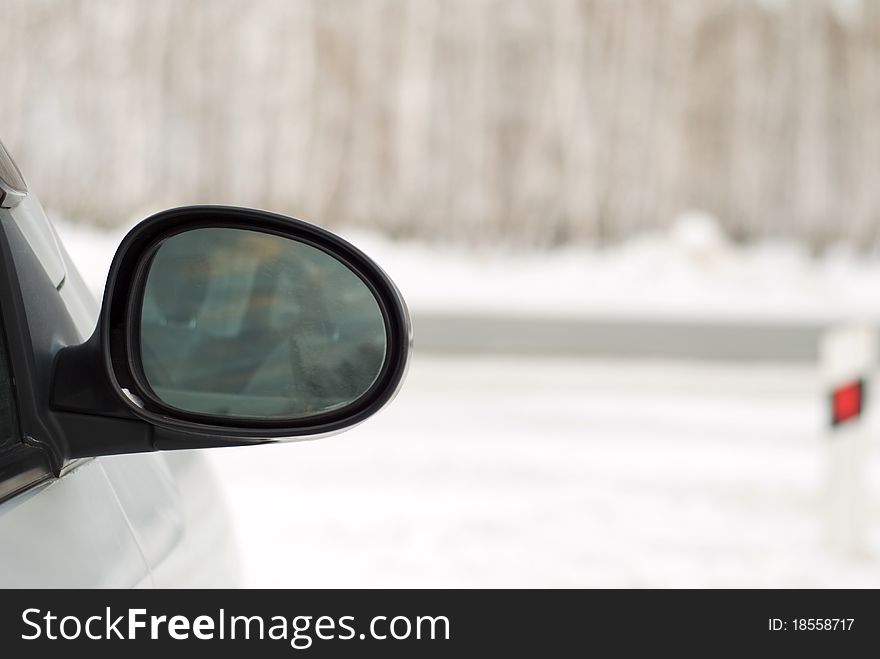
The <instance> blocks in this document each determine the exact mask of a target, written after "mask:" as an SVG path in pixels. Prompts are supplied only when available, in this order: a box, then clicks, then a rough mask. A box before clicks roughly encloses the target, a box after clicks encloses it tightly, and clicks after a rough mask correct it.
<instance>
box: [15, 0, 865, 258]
mask: <svg viewBox="0 0 880 659" xmlns="http://www.w3.org/2000/svg"><path fill="white" fill-rule="evenodd" d="M0 24H2V26H3V29H4V38H3V40H2V41H0V52H2V57H3V62H4V73H5V76H4V83H5V84H4V100H5V102H4V103H3V104H2V106H0V127H2V128H0V130H2V136H3V139H4V140H5V141H6V142H7V144H8V145H9V146H10V147H11V149H12V150H13V152H14V153H15V154H16V157H17V158H18V159H19V161H20V163H21V165H22V168H23V170H24V172H25V175H26V176H27V177H29V178H30V179H31V183H32V187H33V188H34V189H36V190H37V191H38V192H39V193H40V195H41V196H42V198H43V200H44V202H45V203H46V205H47V206H48V207H49V208H50V209H51V210H53V211H55V212H58V213H61V214H63V215H66V216H68V217H71V218H73V219H76V220H81V221H97V222H101V223H107V224H109V223H115V222H120V221H128V220H129V219H130V218H132V217H134V216H137V215H141V214H143V213H146V212H149V211H150V210H154V209H158V208H161V207H165V206H169V205H173V204H181V203H194V202H215V203H240V204H248V205H254V206H262V207H268V208H272V209H275V210H278V211H281V212H288V213H291V214H294V215H298V216H302V217H306V218H310V219H312V220H314V221H317V222H320V223H322V224H328V225H341V224H345V225H358V226H364V227H373V228H378V229H379V230H382V231H384V232H386V233H388V234H390V235H394V236H419V237H425V238H431V239H440V240H458V241H477V242H489V241H499V240H501V241H507V242H513V243H520V244H529V245H557V244H564V243H567V242H571V241H581V242H585V241H586V242H598V243H601V242H605V241H609V240H617V239H620V238H621V237H624V236H626V235H628V234H630V233H632V232H634V231H640V230H646V229H652V228H658V227H663V226H665V225H667V224H669V223H670V222H672V221H674V219H675V218H676V216H677V215H678V214H680V213H682V212H684V211H687V210H689V209H692V208H697V209H702V210H704V211H707V212H709V213H712V214H714V215H716V216H717V217H718V218H719V220H720V221H721V223H722V224H723V226H724V228H725V229H726V230H727V231H728V232H729V233H730V234H732V235H733V236H735V237H737V238H740V239H752V238H760V237H766V236H776V237H778V236H796V237H798V238H800V239H803V240H806V241H808V242H809V243H811V244H812V245H814V246H816V247H823V246H825V245H827V244H828V243H830V242H833V241H836V240H841V239H843V240H848V241H850V242H851V243H853V244H855V245H858V246H860V247H863V248H867V247H875V246H877V244H878V227H880V222H878V220H880V186H878V185H877V184H876V181H877V180H878V178H880V120H878V117H880V66H878V65H877V63H878V61H880V59H878V56H880V3H877V2H872V1H871V0H712V1H707V0H549V1H546V2H545V1H541V2H539V1H538V0H410V1H408V2H403V1H401V0H363V1H360V2H358V1H355V0H298V1H295V2H289V1H287V0H256V1H255V2H252V3H250V4H249V5H248V7H247V9H245V8H244V7H243V6H242V5H241V3H240V2H237V1H235V0H214V1H213V2H199V1H197V0H151V1H149V2H148V1H146V0H142V1H138V0H123V1H121V2H118V1H115V0H63V1H62V0H4V2H3V3H2V4H0Z"/></svg>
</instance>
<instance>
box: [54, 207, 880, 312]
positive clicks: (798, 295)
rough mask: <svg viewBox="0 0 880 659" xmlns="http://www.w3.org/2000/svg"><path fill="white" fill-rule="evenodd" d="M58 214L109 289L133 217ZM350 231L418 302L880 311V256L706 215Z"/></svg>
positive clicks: (95, 277) (536, 307)
mask: <svg viewBox="0 0 880 659" xmlns="http://www.w3.org/2000/svg"><path fill="white" fill-rule="evenodd" d="M56 225H57V226H58V230H59V233H60V235H61V238H62V240H63V241H64V243H65V244H66V245H67V246H68V250H69V251H70V252H71V253H72V254H74V258H75V259H76V261H77V263H79V264H80V267H81V268H82V270H83V275H84V277H85V279H86V281H87V282H88V283H89V285H90V286H92V287H93V288H94V289H95V290H102V289H103V286H104V281H105V279H106V274H107V270H108V268H109V265H110V260H111V258H112V256H113V252H114V251H115V249H116V246H117V245H118V244H119V241H120V240H121V239H122V237H123V235H124V234H125V231H126V229H127V227H125V228H122V229H117V230H113V231H111V232H106V231H101V230H98V229H94V228H90V227H83V226H80V225H73V224H71V223H69V222H64V221H58V220H56ZM342 234H343V235H344V236H346V237H347V238H348V239H349V240H351V241H352V242H354V243H355V244H356V245H358V246H359V247H361V248H362V249H363V250H364V251H365V252H367V254H369V255H370V256H372V257H374V258H375V259H376V260H377V261H378V262H379V263H380V264H381V265H382V267H383V268H385V269H386V270H387V271H388V273H389V274H390V275H391V276H392V278H393V279H394V280H395V281H396V282H397V284H398V286H399V287H400V288H401V290H402V292H403V294H404V297H405V298H406V299H407V301H408V303H409V304H410V307H411V309H412V310H413V312H414V313H419V312H426V311H431V312H443V311H455V312H468V311H471V312H476V313H487V312H496V313H506V314H514V315H519V314H526V315H533V314H549V315H553V316H571V315H575V316H577V315H595V314H600V315H601V314H613V315H615V316H636V317H653V318H658V317H659V318H672V317H675V318H698V319H706V318H709V319H724V318H729V319H731V320H737V321H749V320H754V321H761V320H775V319H785V320H798V319H803V320H809V321H832V320H844V319H846V320H849V319H852V318H862V317H864V318H867V319H870V320H877V321H880V260H862V259H857V258H855V257H853V256H852V254H849V253H847V252H846V251H845V250H842V249H841V250H837V251H836V252H834V253H832V254H831V255H829V256H827V257H825V258H823V259H819V260H817V259H813V258H810V257H809V256H808V255H807V254H806V253H805V252H804V251H803V250H802V249H800V248H798V247H797V246H796V245H791V244H766V245H760V246H755V247H749V248H742V247H737V246H734V245H731V244H730V243H729V241H727V240H726V239H725V237H724V236H723V235H721V233H720V232H719V230H718V229H717V226H716V225H715V224H714V223H713V222H712V220H711V218H707V217H704V216H701V215H695V214H691V215H687V216H684V217H682V218H681V219H680V221H679V222H678V223H677V224H676V225H675V226H674V227H673V229H672V230H671V231H669V232H668V233H667V234H656V235H645V236H641V237H639V238H634V239H633V240H632V241H630V242H629V243H626V244H623V245H621V246H618V247H613V248H609V249H606V250H601V251H596V250H590V249H586V248H583V247H578V248H570V249H562V250H556V251H554V252H511V251H510V250H507V249H504V248H493V249H481V250H476V251H474V250H465V249H462V248H453V247H438V246H428V245H424V244H420V243H402V244H401V243H393V242H390V241H388V240H385V239H383V238H381V237H379V236H377V235H375V234H369V233H364V232H358V231H342Z"/></svg>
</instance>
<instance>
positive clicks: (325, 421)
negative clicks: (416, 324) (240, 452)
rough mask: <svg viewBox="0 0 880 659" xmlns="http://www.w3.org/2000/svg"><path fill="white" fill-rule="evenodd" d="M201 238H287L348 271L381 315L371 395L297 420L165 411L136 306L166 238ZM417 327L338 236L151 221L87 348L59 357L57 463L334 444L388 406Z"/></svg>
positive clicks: (280, 222)
mask: <svg viewBox="0 0 880 659" xmlns="http://www.w3.org/2000/svg"><path fill="white" fill-rule="evenodd" d="M197 229H239V230H246V231H248V232H257V233H262V234H268V235H271V236H277V237H281V238H287V239H290V240H293V241H296V242H297V243H301V244H304V245H307V246H309V247H310V248H313V249H314V250H319V251H320V252H323V253H324V254H326V255H328V256H330V257H332V259H335V260H336V261H338V262H340V263H341V264H343V265H344V266H345V267H346V268H348V269H349V270H350V271H351V272H352V273H354V274H355V275H356V276H357V277H358V278H359V279H360V281H361V282H362V283H363V284H364V285H365V286H366V288H368V289H369V291H370V292H371V293H372V295H373V297H374V298H375V301H376V303H377V305H378V308H379V310H380V311H381V317H382V321H383V323H384V331H385V351H384V358H383V360H382V362H381V368H379V369H378V374H377V375H376V377H375V379H374V380H373V381H372V384H371V385H370V386H369V388H368V389H367V390H366V391H364V392H363V393H362V394H361V395H359V396H358V397H357V398H355V399H354V400H352V401H350V402H348V403H347V404H344V405H341V406H337V407H335V408H333V409H328V410H326V411H319V412H318V413H315V414H311V415H305V416H300V417H291V418H278V417H266V418H260V417H255V416H248V417H236V416H234V415H226V416H217V415H212V414H205V413H199V412H193V411H187V410H182V409H179V408H175V407H172V406H171V405H168V404H165V403H164V402H163V400H161V398H160V397H157V396H156V395H155V392H153V391H151V388H150V386H149V384H147V383H146V382H145V378H144V375H143V373H144V365H143V363H142V355H141V349H140V347H139V343H138V341H139V327H140V313H141V307H140V304H141V303H142V302H143V295H144V288H145V285H146V279H147V275H148V272H149V269H150V264H151V262H152V261H153V259H154V258H155V255H156V253H157V251H158V249H159V247H160V246H161V245H162V244H163V243H165V241H167V240H168V239H169V238H171V237H173V236H178V235H180V234H183V233H185V232H188V231H194V230H197ZM411 343H412V326H411V322H410V318H409V313H408V310H407V307H406V304H405V302H404V300H403V298H402V297H401V295H400V293H399V291H398V290H397V288H396V287H395V285H394V283H393V282H392V281H391V280H390V279H389V278H388V276H387V275H386V274H385V273H384V272H383V271H382V270H381V268H379V267H378V266H377V265H376V264H375V263H374V262H373V261H372V260H371V259H370V258H369V257H367V256H366V255H364V254H363V253H362V252H361V251H360V250H358V249H357V248H355V247H354V246H352V245H351V244H349V243H348V242H346V241H344V240H342V239H341V238H339V237H338V236H336V235H334V234H332V233H330V232H328V231H326V230H324V229H321V228H320V227H317V226H314V225H312V224H309V223H307V222H303V221H301V220H297V219H294V218H289V217H285V216H282V215H277V214H274V213H269V212H266V211H259V210H252V209H245V208H236V207H227V206H190V207H182V208H175V209H171V210H167V211H164V212H161V213H158V214H157V215H154V216H152V217H150V218H148V219H146V220H144V221H143V222H141V223H140V224H139V225H137V226H136V227H135V228H134V229H132V230H131V232H129V234H128V235H127V236H126V237H125V238H124V239H123V241H122V243H121V245H120V246H119V248H118V250H117V252H116V255H115V257H114V259H113V262H112V265H111V267H110V272H109V275H108V279H107V285H106V288H105V291H104V297H103V303H102V307H101V311H100V316H99V320H98V324H97V327H96V329H95V332H94V334H93V335H92V336H91V338H90V339H89V340H88V341H86V342H85V343H83V344H81V345H77V346H69V347H66V348H63V349H62V350H61V351H60V352H59V353H58V355H57V358H56V361H55V366H54V375H53V384H52V395H51V399H50V407H51V409H52V411H53V413H54V414H55V415H56V416H57V418H58V422H59V426H60V427H61V429H62V430H63V435H64V437H63V442H62V443H63V446H61V448H60V452H61V455H59V456H57V457H58V458H59V459H60V461H61V462H62V463H63V462H67V461H69V460H71V459H74V458H80V457H88V456H96V455H111V454H119V453H133V452H144V451H154V450H166V449H184V448H204V447H214V446H232V445H244V444H254V443H264V442H273V441H279V440H282V439H285V440H289V439H309V438H316V437H320V436H326V435H329V434H335V433H337V432H340V431H342V430H344V429H346V428H349V427H351V426H354V425H356V424H358V423H360V422H361V421H363V420H365V419H366V418H368V417H369V416H371V415H372V414H374V413H375V412H377V411H378V410H379V409H381V408H382V407H383V406H384V405H386V404H387V403H388V402H390V401H391V400H392V399H393V398H394V396H395V395H396V393H397V391H398V390H399V388H400V386H401V384H402V382H403V379H404V377H405V374H406V370H407V366H408V363H409V358H410V352H411Z"/></svg>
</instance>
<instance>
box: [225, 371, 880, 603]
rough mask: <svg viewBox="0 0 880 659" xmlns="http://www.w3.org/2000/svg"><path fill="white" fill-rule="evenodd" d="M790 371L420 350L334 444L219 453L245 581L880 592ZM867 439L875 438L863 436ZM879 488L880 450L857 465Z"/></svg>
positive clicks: (878, 514) (809, 391)
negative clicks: (393, 393)
mask: <svg viewBox="0 0 880 659" xmlns="http://www.w3.org/2000/svg"><path fill="white" fill-rule="evenodd" d="M815 383H816V378H815V374H814V373H813V372H812V369H810V368H808V367H804V366H798V367H792V366H784V367H782V366H755V365H750V366H739V365H734V364H729V363H728V364H695V363H691V364H679V363H662V362H655V363H652V362H626V363H618V362H613V361H608V362H602V361H587V360H580V359H578V360H572V359H559V360H553V359H541V360H534V359H513V358H511V359H505V358H492V359H490V358H476V359H461V358H451V357H444V358H440V357H427V356H417V357H416V360H415V364H414V366H413V368H412V370H411V372H410V376H409V379H408V382H407V384H406V386H405V387H404V389H403V391H402V393H401V394H400V396H399V397H398V399H397V400H396V401H394V402H393V403H392V405H391V406H390V407H389V408H387V409H386V410H384V411H383V412H381V413H380V414H379V415H377V416H376V417H374V418H372V419H370V420H368V421H367V422H366V423H364V424H363V425H361V426H359V427H358V428H355V429H353V430H351V431H349V432H347V433H345V434H343V435H340V436H338V437H334V438H329V439H324V440H320V441H315V442H302V443H298V444H284V445H275V446H266V447H259V448H252V447H248V448H235V449H220V450H216V451H213V452H211V459H212V461H213V463H214V465H215V468H216V469H217V471H218V473H219V476H220V480H221V481H222V482H224V483H225V484H226V486H227V496H228V499H229V502H230V506H231V510H232V512H233V517H234V522H235V524H236V526H237V528H238V531H239V538H240V545H241V549H242V555H243V556H244V557H245V565H244V571H245V583H246V584H247V585H249V586H265V587H271V586H287V587H335V586H339V587H342V586H351V587H371V586H377V587H393V586H400V587H429V586H436V587H484V586H485V587H488V586H497V587H508V586H509V587H513V586H523V587H569V586H571V587H574V586H578V587H598V586H608V587H618V586H627V587H629V586H634V587H642V586H669V587H684V586H693V587H702V586H730V587H739V586H756V587H764V586H817V587H824V586H840V587H843V586H852V587H859V586H873V587H877V586H880V491H878V488H876V487H875V488H874V489H873V490H872V491H871V497H870V502H869V504H870V505H869V514H870V521H871V541H872V544H871V547H870V551H869V552H868V553H866V554H865V555H864V556H862V557H860V558H858V559H852V560H844V559H836V558H834V557H833V555H832V554H830V553H829V552H828V551H826V548H825V546H824V545H823V542H824V535H823V528H824V527H823V519H824V517H823V505H824V504H823V502H824V497H823V488H824V482H825V481H824V478H825V471H824V470H825V464H826V463H825V457H826V456H825V449H826V448H827V446H826V441H827V439H826V438H825V437H824V436H823V434H822V430H821V428H822V422H823V418H822V411H823V409H824V408H823V406H822V404H821V398H820V397H819V391H818V389H817V387H816V384H815ZM875 434H876V432H875ZM866 466H867V468H868V470H869V471H870V475H871V477H872V480H873V482H874V483H878V484H880V478H878V477H880V456H878V455H877V452H876V451H875V452H874V454H873V455H872V457H871V459H870V462H869V464H868V465H866Z"/></svg>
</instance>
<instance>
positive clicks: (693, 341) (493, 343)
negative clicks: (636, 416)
mask: <svg viewBox="0 0 880 659" xmlns="http://www.w3.org/2000/svg"><path fill="white" fill-rule="evenodd" d="M829 324H830V323H822V322H813V323H804V322H791V323H786V322H765V323H758V322H753V323H752V322H736V321H733V322H728V321H726V320H725V321H723V322H722V321H704V320H688V319H675V320H662V321H660V320H656V319H650V318H644V319H640V318H632V317H625V318H609V317H607V316H602V317H596V318H591V317H577V318H569V317H556V318H553V317H535V318H529V317H515V316H508V317H505V316H500V315H497V316H496V315H472V314H445V313H418V312H417V313H414V314H413V334H414V347H415V350H417V351H419V352H426V353H457V354H524V355H581V356H597V357H598V356H602V357H631V358H651V357H657V358H685V359H720V360H752V361H787V362H806V361H815V360H816V359H817V356H818V345H819V337H820V336H821V334H822V332H824V331H825V330H826V329H827V327H828V326H829Z"/></svg>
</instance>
